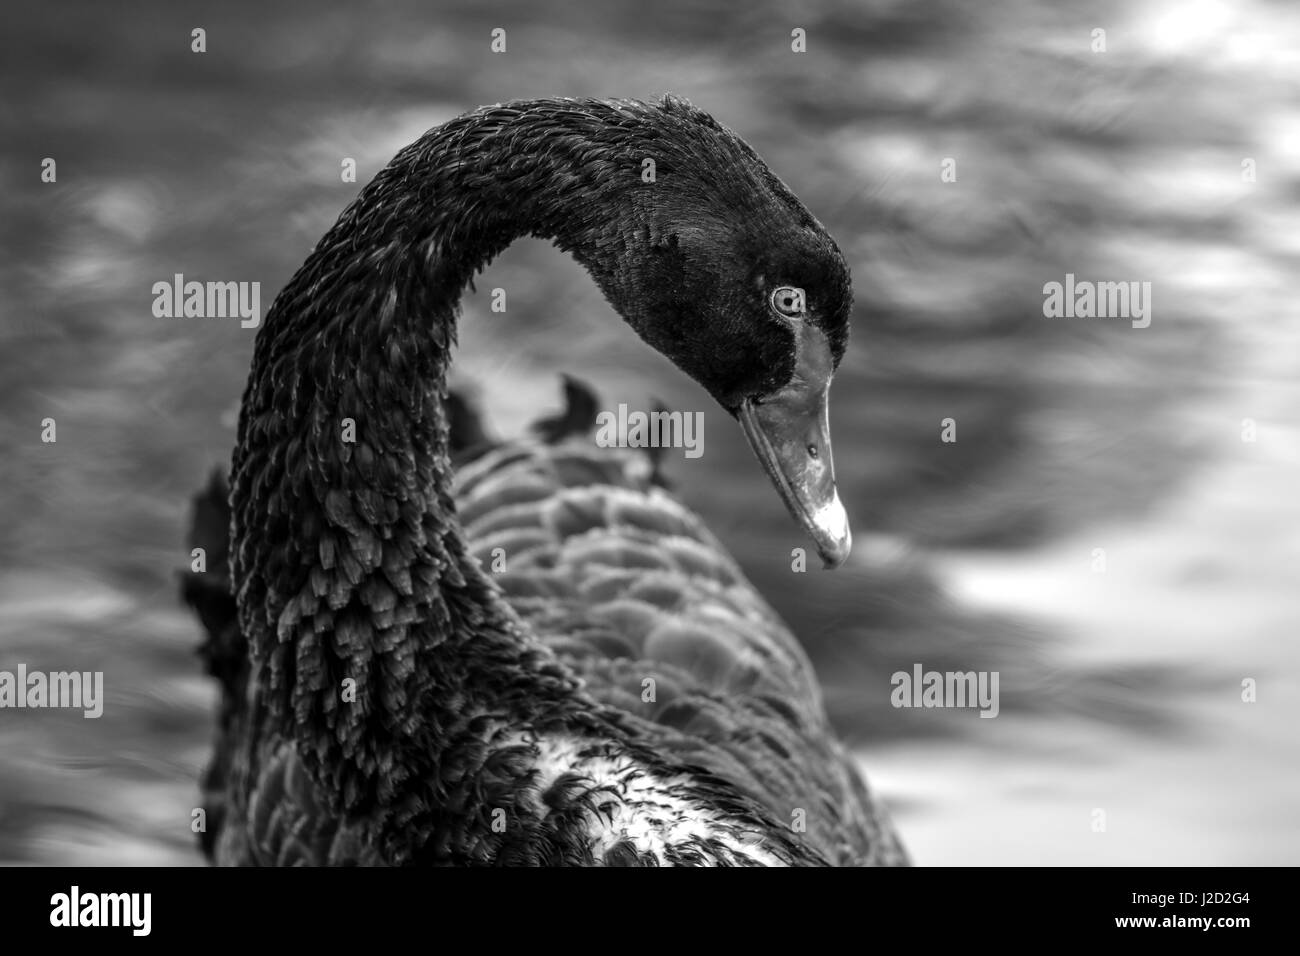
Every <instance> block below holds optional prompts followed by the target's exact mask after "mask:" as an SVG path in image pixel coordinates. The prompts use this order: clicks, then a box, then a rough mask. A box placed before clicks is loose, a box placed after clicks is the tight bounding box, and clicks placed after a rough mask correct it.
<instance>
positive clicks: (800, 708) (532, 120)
mask: <svg viewBox="0 0 1300 956" xmlns="http://www.w3.org/2000/svg"><path fill="white" fill-rule="evenodd" d="M647 158H652V159H653V160H654V162H655V164H656V175H655V176H654V177H653V179H654V181H653V182H647V181H644V180H643V178H642V170H643V168H645V167H644V166H643V161H644V160H646V159H647ZM523 235H532V236H537V237H546V238H550V239H552V240H554V242H555V243H556V244H557V245H558V246H560V247H561V248H562V249H565V250H566V251H568V252H570V253H571V254H572V255H573V256H574V257H575V258H576V259H577V260H578V261H579V262H581V263H582V264H583V265H584V266H585V267H586V268H587V270H588V271H589V272H590V274H591V275H592V276H593V278H594V279H595V280H596V282H597V283H598V284H599V286H600V288H601V289H602V290H603V291H604V293H605V295H606V297H607V298H608V299H609V301H610V302H611V304H612V305H613V306H614V308H615V309H616V310H617V311H618V312H619V313H620V314H621V315H622V316H623V318H624V319H625V320H626V321H628V322H629V323H630V324H631V325H632V326H633V328H634V329H635V330H636V331H637V332H638V333H639V334H640V335H641V337H642V338H643V339H645V340H646V341H647V342H648V343H650V344H651V345H652V346H654V347H655V348H656V349H657V350H659V351H660V352H661V353H663V354H664V355H666V356H667V357H668V358H670V359H671V360H672V361H673V362H674V363H675V364H676V365H677V366H678V367H679V368H681V369H682V370H683V371H685V372H686V373H687V374H689V375H690V376H692V377H693V378H694V379H695V380H696V381H697V382H699V383H700V384H701V385H703V386H704V387H705V388H706V389H707V390H708V391H709V392H710V393H711V394H712V395H713V396H714V398H715V399H716V400H717V401H718V402H719V403H720V404H721V405H722V407H723V408H725V409H726V410H727V411H728V412H730V413H731V414H732V415H734V416H735V417H737V418H738V419H739V420H740V422H741V424H742V426H743V428H744V430H745V432H746V434H747V436H748V437H749V439H750V442H751V445H752V447H753V448H754V450H755V452H756V454H757V455H758V457H759V459H760V460H761V462H762V463H763V465H764V467H765V468H766V470H767V471H768V472H769V474H770V475H771V477H772V480H773V482H774V484H775V485H776V487H777V489H778V491H779V492H780V494H781V495H782V497H783V498H784V500H785V501H786V503H787V505H788V506H789V508H790V510H791V512H792V514H793V515H794V516H795V518H796V519H797V520H799V521H800V522H801V523H802V525H803V526H804V527H805V529H807V531H808V532H809V533H810V534H811V535H812V537H813V539H814V540H815V542H816V543H817V546H818V549H819V551H820V552H821V554H822V556H823V558H824V560H825V562H826V563H827V565H828V566H833V565H836V564H838V563H840V562H842V561H843V559H844V558H845V556H846V555H847V553H848V547H849V537H848V523H847V519H846V518H845V516H844V511H843V508H842V507H841V506H840V503H839V499H838V497H837V495H836V492H835V487H834V478H833V474H832V464H831V447H830V436H829V431H828V424H827V413H826V400H827V389H828V387H829V384H830V380H831V375H832V372H833V371H834V369H835V367H836V366H837V365H838V363H839V360H840V358H841V357H842V355H843V353H844V348H845V344H846V341H847V337H848V327H847V323H848V316H849V311H850V306H851V291H850V285H849V275H848V270H847V267H846V265H845V262H844V259H843V257H842V256H841V254H840V251H839V249H838V247H837V246H836V245H835V243H834V241H833V240H832V239H831V238H830V236H828V235H827V233H826V232H825V230H824V229H823V227H822V226H821V224H820V223H818V221H817V220H816V219H815V218H813V216H812V215H811V214H810V213H809V212H808V210H807V209H806V208H805V207H804V206H803V205H802V204H801V203H800V202H799V200H798V199H796V198H795V197H794V195H792V194H791V193H790V191H789V190H788V189H787V188H786V187H785V186H784V185H783V184H782V183H781V182H780V181H779V180H778V179H777V178H776V177H775V176H774V175H773V174H772V173H771V172H770V171H769V170H768V168H767V167H766V166H765V165H764V163H763V162H762V160H760V159H759V158H758V156H757V155H755V153H754V152H753V150H751V149H750V148H749V147H748V146H747V145H746V144H745V143H744V142H743V141H742V140H741V139H740V138H739V137H737V136H736V135H735V134H734V133H732V132H730V131H729V130H727V129H725V128H723V127H722V126H720V125H719V124H718V123H717V122H716V121H714V120H713V119H712V118H711V117H709V116H708V115H706V114H704V113H702V112H700V111H699V110H697V109H695V108H693V107H692V106H690V105H689V104H688V103H686V102H685V101H682V100H680V99H676V98H673V97H666V98H664V99H663V100H662V101H661V102H659V103H655V104H646V103H640V102H634V101H616V102H603V101H594V100H568V99H548V100H535V101H529V102H517V103H511V104H506V105H499V106H491V107H485V108H482V109H478V110H475V111H473V112H471V113H468V114H466V115H464V116H461V117H459V118H458V119H455V120H452V121H451V122H449V123H447V124H445V125H443V126H441V127H438V128H436V129H434V130H432V131H430V132H429V133H427V134H426V135H425V136H424V137H422V138H421V139H420V140H418V141H417V142H415V143H413V144H412V145H410V146H409V147H407V148H406V149H403V150H402V151H401V152H400V153H398V155H397V156H396V157H395V158H394V159H393V161H392V162H391V163H390V164H389V165H388V166H387V167H386V168H385V169H384V170H383V171H381V172H380V173H379V174H378V176H376V178H375V179H374V181H373V182H371V183H370V184H369V185H368V186H367V187H366V188H365V189H363V190H362V191H361V193H360V195H359V196H358V197H357V199H356V200H355V201H354V202H353V203H352V204H351V205H350V206H348V208H347V209H346V210H345V211H344V212H343V213H342V215H341V216H340V217H339V220H338V222H337V223H336V224H335V225H334V226H333V228H331V229H330V231H329V232H328V233H327V234H326V235H325V236H324V238H323V239H322V240H321V241H320V243H319V244H318V245H317V246H316V248H315V249H314V250H313V252H312V253H311V255H310V256H309V257H308V259H307V261H306V263H305V264H304V265H303V266H302V267H301V268H300V269H299V270H298V272H297V273H296V274H295V275H294V277H293V278H292V279H291V280H290V281H289V283H288V285H287V286H286V287H285V288H284V289H283V291H282V292H281V293H280V295H279V296H278V297H277V298H276V300H275V302H274V304H273V305H272V306H271V308H270V310H269V311H268V313H267V315H266V318H265V320H264V322H263V327H262V329H261V331H260V332H259V334H258V338H257V342H256V346H255V353H254V357H253V364H252V370H251V373H250V375H249V380H248V385H247V388H246V390H245V392H244V397H243V406H242V412H241V415H240V421H239V431H238V444H237V447H236V450H235V454H234V460H233V466H232V470H231V478H230V488H229V499H228V501H229V504H228V506H227V491H226V487H225V484H224V482H223V480H222V478H221V477H220V476H219V475H218V476H214V479H213V483H212V485H211V486H210V487H209V488H208V489H207V490H206V491H205V492H203V493H201V494H200V495H199V497H198V499H197V503H196V511H195V522H194V526H193V530H192V532H191V537H192V539H193V540H192V544H194V545H196V546H203V547H206V548H208V550H209V565H208V570H207V572H206V573H204V574H194V575H188V576H187V578H186V581H185V584H184V593H185V599H186V600H187V602H188V603H190V604H191V606H192V607H194V608H195V610H196V611H197V613H198V614H199V616H200V618H201V620H202V622H203V625H204V628H205V630H206V632H207V640H206V643H205V645H204V650H203V654H204V658H205V662H206V664H207V668H208V671H209V673H211V674H213V675H214V676H216V677H217V678H218V680H219V681H220V682H221V685H222V687H223V695H224V696H223V701H222V709H221V715H220V721H219V725H218V731H217V742H216V748H215V754H214V757H213V760H212V763H211V765H210V766H209V767H208V769H207V772H206V775H205V778H204V790H205V806H206V809H207V827H206V830H205V832H204V834H203V838H202V842H203V846H204V849H205V851H206V852H207V853H208V855H209V856H210V857H211V858H212V859H213V860H214V861H215V862H218V863H222V864H261V865H284V864H377V865H411V864H441V865H579V866H590V865H648V866H655V865H747V866H752V865H826V864H839V865H860V864H894V863H904V862H906V857H905V854H904V852H903V850H902V848H901V845H900V843H899V841H898V840H897V838H896V836H895V835H894V832H893V829H892V827H891V825H890V824H889V822H888V819H887V816H886V815H885V813H884V811H883V810H882V808H881V807H880V806H879V805H878V804H877V803H876V802H875V801H874V800H873V798H872V797H871V796H870V795H869V793H868V791H867V789H866V787H865V785H864V783H863V782H862V780H861V778H860V777H859V775H858V773H857V771H856V769H855V768H854V765H853V763H852V761H851V759H850V757H849V755H848V753H847V752H846V750H845V748H844V747H843V746H842V745H841V744H840V742H839V741H838V740H837V739H836V738H835V736H834V734H833V732H832V731H831V729H830V727H829V726H828V723H827V719H826V716H825V713H824V710H823V707H822V702H821V696H820V690H819V687H818V684H817V681H816V678H815V676H814V674H813V671H812V668H811V666H810V664H809V662H808V660H807V659H806V657H805V655H804V654H803V652H802V650H801V649H800V647H799V644H798V642H797V641H796V640H795V638H794V637H793V635H792V634H791V633H790V632H789V631H788V629H787V628H786V627H785V626H784V624H783V623H782V622H781V621H780V619H779V618H778V617H777V616H776V614H775V613H774V612H773V611H772V610H771V609H770V608H769V607H768V605H767V604H766V603H765V602H764V601H763V600H762V598H761V597H760V596H759V595H758V594H757V593H756V592H755V591H754V589H753V587H752V586H751V585H750V584H749V583H748V582H747V581H746V580H745V578H744V577H743V575H742V574H741V572H740V570H739V568H738V567H737V565H736V564H735V562H734V561H733V560H732V559H731V558H730V557H729V556H728V555H727V554H726V552H725V551H724V550H723V548H722V547H721V546H720V544H719V543H718V541H717V540H716V539H715V538H714V537H713V536H712V535H711V534H710V533H709V532H708V531H707V529H706V528H705V527H704V526H703V525H702V523H701V522H700V520H699V519H698V518H697V517H695V516H694V515H693V514H691V513H690V512H688V511H687V510H686V509H685V508H684V507H683V506H682V505H680V504H679V503H678V502H677V501H675V500H674V499H673V498H672V497H671V496H670V495H669V494H668V493H667V492H666V491H665V490H664V489H663V488H661V487H659V484H660V483H659V482H657V481H656V480H655V479H654V475H653V474H648V472H651V471H652V469H649V468H647V467H645V466H646V462H645V461H644V456H642V458H641V460H640V461H637V460H635V459H636V458H637V454H638V453H634V452H630V451H627V450H618V449H601V448H597V447H595V445H594V443H593V442H592V440H591V438H590V436H589V435H587V434H585V432H586V428H587V425H589V422H588V421H586V420H587V419H589V417H590V415H591V413H592V410H593V409H594V406H595V401H594V399H591V400H588V399H587V398H584V397H583V395H582V393H581V389H578V390H576V391H575V390H567V391H568V398H569V409H568V411H567V412H566V413H564V414H563V415H561V416H559V417H557V418H554V419H550V420H546V421H543V422H541V423H539V425H537V426H535V430H536V433H537V434H538V435H539V436H540V439H538V438H534V439H531V440H528V441H519V442H493V441H491V440H489V439H488V438H487V436H486V432H485V430H484V429H483V428H482V426H481V424H480V423H479V422H478V421H477V418H476V416H475V413H474V412H473V411H472V409H471V408H470V407H469V406H468V405H467V404H466V403H465V402H464V401H462V400H460V399H459V398H457V397H456V396H451V397H450V398H449V397H448V394H447V388H446V384H445V381H446V379H445V373H446V370H447V366H448V363H449V360H450V351H451V347H452V345H453V343H454V340H455V333H456V327H455V319H456V315H457V311H458V302H459V298H460V294H461V290H462V288H463V287H464V286H465V285H466V284H467V283H469V281H470V280H471V278H472V277H473V275H474V273H475V272H476V271H477V270H479V269H481V268H482V267H484V266H485V265H486V263H487V262H488V261H489V260H491V259H492V258H493V257H494V256H495V255H497V254H498V253H499V252H501V250H503V249H504V248H505V247H506V246H507V245H508V244H509V243H510V242H511V241H512V240H514V239H515V238H516V237H518V236H523ZM348 428H351V429H352V432H351V436H350V437H351V440H348V434H347V429H348ZM457 436H459V437H457ZM453 455H455V457H456V458H457V459H458V461H459V465H458V466H457V467H453V463H452V459H453ZM637 465H640V466H642V467H636V466H637ZM227 508H228V509H229V510H227ZM227 515H228V516H229V518H230V525H229V535H227V528H226V526H225V525H224V521H225V518H226V516H227ZM227 558H228V563H227ZM232 595H233V596H232Z"/></svg>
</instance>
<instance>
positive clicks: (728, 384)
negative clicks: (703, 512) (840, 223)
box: [589, 99, 853, 567]
mask: <svg viewBox="0 0 1300 956" xmlns="http://www.w3.org/2000/svg"><path fill="white" fill-rule="evenodd" d="M657 109H658V110H659V111H660V113H659V115H658V116H657V117H655V118H654V123H655V127H656V128H655V135H654V138H653V140H652V141H651V142H649V143H646V144H644V145H640V148H641V149H642V150H644V153H643V155H646V156H649V157H654V158H656V163H657V168H656V175H655V178H654V182H653V183H649V184H647V183H642V184H641V185H639V186H638V187H637V188H636V189H634V190H632V191H631V192H630V193H627V194H624V195H623V196H622V197H620V202H621V208H622V209H623V210H625V212H623V213H622V215H621V217H620V221H619V223H618V225H617V229H618V235H617V236H609V235H606V236H604V237H603V241H602V243H601V245H602V247H603V248H604V249H611V248H612V249H616V250H617V253H616V259H615V260H614V261H608V260H607V261H605V262H603V263H589V265H591V266H593V267H592V272H593V275H594V276H595V277H596V280H597V282H598V283H599V284H600V285H601V286H602V288H603V289H604V291H605V293H606V296H607V297H608V298H609V299H610V300H611V302H612V304H613V305H614V306H615V308H617V309H618V310H619V311H620V312H621V313H622V314H623V316H624V318H626V319H627V320H628V322H629V323H630V324H631V325H632V326H633V327H634V328H635V329H636V330H637V332H638V333H639V334H640V335H641V337H642V338H643V339H645V340H646V341H647V342H648V343H649V344H650V345H651V346H653V347H654V348H655V349H657V350H658V351H659V352H660V353H662V354H663V355H665V356H666V357H667V358H669V359H670V360H671V361H672V362H673V363H674V364H676V365H677V367H678V368H680V369H681V370H682V371H684V372H686V373H687V374H688V375H690V376H691V377H692V378H693V379H695V380H696V381H697V382H698V383H699V384H700V385H702V386H703V387H704V388H705V389H707V390H708V391H709V393H710V394H711V395H712V396H713V397H714V398H715V399H716V400H717V401H718V403H719V404H720V405H721V406H722V407H723V408H724V409H726V410H727V411H728V412H729V413H730V414H731V415H732V416H733V417H735V418H736V419H737V420H738V421H739V423H740V425H741V428H742V429H743V431H744V434H745V436H746V438H747V439H748V441H749V444H750V447H751V448H752V449H753V451H754V453H755V455H756V456H757V457H758V459H759V461H760V462H761V463H762V466H763V468H764V469H765V470H766V472H767V474H768V476H769V478H770V479H771V481H772V483H773V485H774V486H775V487H776V489H777V491H778V493H779V494H780V495H781V498H782V500H783V501H784V502H785V504H786V507H787V508H788V509H789V511H790V513H791V515H792V516H793V517H794V518H795V520H796V521H798V522H799V523H800V525H802V526H803V528H804V530H805V531H806V532H807V533H808V534H809V535H810V536H811V537H812V539H813V541H814V542H815V543H816V545H817V549H818V551H819V553H820V555H821V557H822V560H823V562H824V564H825V565H826V567H838V566H839V565H841V564H842V563H843V562H844V561H845V559H846V558H847V557H848V554H849V549H850V547H851V535H850V530H849V523H848V516H847V514H846V513H845V510H844V506H843V504H842V503H841V502H840V498H839V494H838V492H837V490H836V486H835V468H834V462H833V458H832V452H831V436H830V422H829V415H828V412H829V392H830V385H831V379H832V376H833V375H834V373H835V370H836V368H837V367H838V366H839V363H840V360H841V359H842V358H843V356H844V350H845V346H846V345H847V342H848V328H849V314H850V312H851V310H852V302H853V294H852V286H851V283H850V279H849V269H848V266H847V264H846V263H845V261H844V256H843V255H842V254H841V252H840V249H839V247H838V246H837V245H836V244H835V241H834V240H833V239H832V238H831V237H830V235H829V234H828V233H827V231H826V230H825V228H824V227H823V226H822V225H821V223H820V222H818V221H817V219H816V218H815V217H814V216H813V215H812V213H810V212H809V211H808V209H807V208H806V207H805V206H804V205H803V203H801V202H800V201H799V200H798V198H796V197H795V196H794V194H793V193H792V192H791V191H790V190H789V189H788V188H787V187H786V186H785V185H784V184H783V183H782V182H781V181H780V180H779V179H778V178H777V177H776V176H775V175H774V174H773V173H772V172H771V170H770V169H768V167H767V165H766V164H765V163H764V162H763V161H762V160H761V159H760V158H759V157H758V156H757V155H756V154H755V153H754V151H753V150H752V149H751V148H750V147H749V146H748V145H747V144H746V143H745V142H744V141H743V140H741V139H740V138H739V137H738V136H736V135H735V134H734V133H732V132H731V131H729V130H727V129H725V128H723V127H722V126H720V125H719V124H718V123H717V122H716V121H714V120H713V119H712V118H711V117H709V116H708V115H707V114H705V113H702V112H700V111H698V110H696V109H694V108H693V107H690V106H688V105H687V104H685V103H684V102H683V101H681V100H676V99H667V100H665V101H664V102H663V103H661V104H659V105H658V107H657ZM639 155H641V154H639ZM628 217H630V219H629V218H628ZM602 265H603V268H602V267H601V266H602Z"/></svg>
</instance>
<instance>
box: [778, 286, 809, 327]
mask: <svg viewBox="0 0 1300 956" xmlns="http://www.w3.org/2000/svg"><path fill="white" fill-rule="evenodd" d="M772 308H773V309H775V310H776V311H777V313H778V314H779V315H784V316H785V317H786V318H788V319H797V318H800V317H802V316H803V314H804V311H805V302H804V294H803V289H797V288H795V287H794V286H792V285H783V286H781V287H780V288H778V289H774V290H772Z"/></svg>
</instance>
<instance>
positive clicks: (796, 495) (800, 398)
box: [737, 342, 853, 568]
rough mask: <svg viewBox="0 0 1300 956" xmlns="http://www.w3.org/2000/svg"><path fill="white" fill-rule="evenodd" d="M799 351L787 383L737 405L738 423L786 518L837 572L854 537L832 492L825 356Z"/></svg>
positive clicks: (814, 351)
mask: <svg viewBox="0 0 1300 956" xmlns="http://www.w3.org/2000/svg"><path fill="white" fill-rule="evenodd" d="M819 344H820V343H819ZM801 345H808V346H812V345H813V343H811V342H806V343H801ZM799 352H800V354H799V357H798V359H797V361H796V368H795V375H794V377H793V379H792V380H791V384H789V385H787V386H786V387H785V388H783V389H781V390H780V391H778V392H775V393H774V394H772V395H769V396H767V397H765V398H763V399H759V400H754V399H747V400H746V401H744V402H742V403H741V406H740V411H739V413H738V415H737V418H739V419H740V426H741V428H743V429H744V432H745V438H746V439H748V440H749V447H750V448H752V449H753V450H754V454H755V455H757V456H758V460H759V462H761V463H762V465H763V469H764V470H765V471H766V472H767V475H768V477H769V478H770V479H771V480H772V484H774V485H775V486H776V490H777V491H778V492H779V493H780V495H781V499H782V500H783V501H784V502H785V506H786V507H787V508H788V509H790V514H791V515H792V516H794V519H795V520H796V521H798V522H799V523H800V524H801V525H802V526H803V528H804V530H805V531H807V532H808V534H809V536H811V537H812V539H813V541H815V542H816V544H817V551H818V553H819V554H820V555H821V558H822V562H823V564H824V565H825V567H827V568H838V567H839V566H840V565H841V564H843V563H844V561H845V559H847V558H848V556H849V550H850V548H851V547H852V546H853V536H852V534H851V533H850V531H849V516H848V514H847V513H846V512H845V510H844V505H843V504H842V503H841V502H840V496H839V492H837V491H836V490H835V463H834V461H833V460H832V458H831V426H830V415H829V401H828V399H829V392H830V374H829V370H830V368H831V363H830V352H829V349H827V350H825V351H824V353H823V354H819V353H821V350H819V349H816V348H803V347H801V348H800V350H799ZM810 353H811V354H810ZM818 373H820V374H818Z"/></svg>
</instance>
